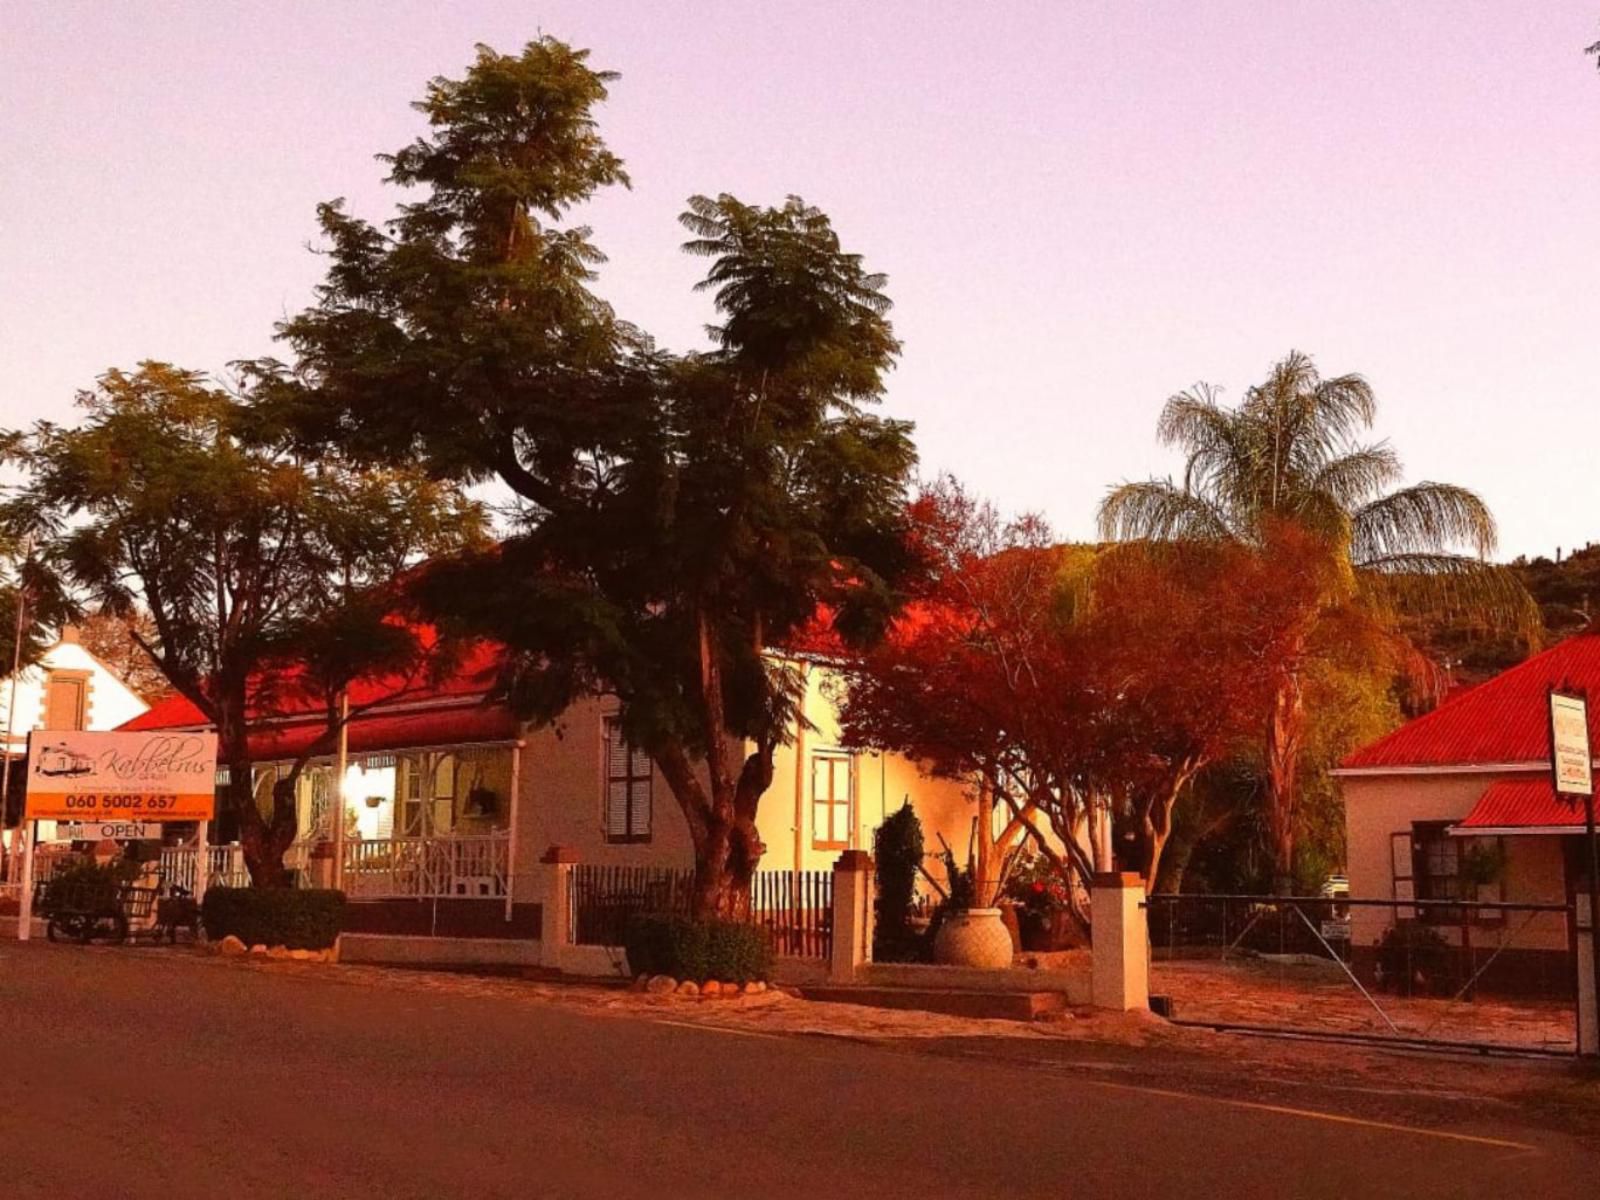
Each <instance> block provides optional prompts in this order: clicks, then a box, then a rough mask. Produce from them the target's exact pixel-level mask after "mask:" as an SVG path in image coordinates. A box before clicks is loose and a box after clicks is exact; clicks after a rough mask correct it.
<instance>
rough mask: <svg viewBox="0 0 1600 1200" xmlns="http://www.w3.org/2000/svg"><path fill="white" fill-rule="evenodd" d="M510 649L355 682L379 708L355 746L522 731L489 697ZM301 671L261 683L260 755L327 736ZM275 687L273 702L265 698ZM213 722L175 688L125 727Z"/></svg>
mask: <svg viewBox="0 0 1600 1200" xmlns="http://www.w3.org/2000/svg"><path fill="white" fill-rule="evenodd" d="M504 655H505V650H504V648H503V647H501V646H499V645H497V644H495V643H493V642H481V643H478V644H477V645H475V646H473V647H472V649H471V650H470V651H469V652H468V653H467V654H466V655H464V656H463V658H462V661H461V663H460V664H459V665H458V666H457V668H456V669H455V670H454V671H452V672H450V674H449V675H448V676H447V677H446V678H444V679H442V680H440V681H438V682H436V683H430V684H417V683H415V682H414V681H411V680H407V679H404V678H400V677H389V678H377V679H366V680H362V681H360V682H358V683H355V684H352V685H351V688H350V704H351V707H352V708H356V709H360V708H362V707H363V706H367V705H371V706H372V710H371V711H370V712H365V713H361V714H360V715H358V716H356V717H354V718H353V719H352V720H351V722H350V736H349V742H350V749H351V750H352V751H359V752H363V753H365V752H369V751H374V750H399V749H409V748H421V747H426V746H443V745H450V744H462V743H470V742H491V741H506V740H509V739H511V738H513V737H515V736H516V734H517V730H518V722H517V720H516V718H515V717H514V716H513V715H512V714H511V713H510V711H509V710H507V709H506V708H505V707H504V706H502V705H498V704H490V703H488V702H487V697H488V695H489V692H490V689H491V688H492V687H493V685H494V682H495V679H496V676H497V675H498V673H499V670H500V664H501V662H502V660H503V658H504ZM298 674H299V672H298V671H297V670H296V669H294V668H289V669H286V670H284V671H282V672H279V673H278V674H276V675H275V676H274V677H272V679H271V680H270V684H271V686H270V687H268V688H257V689H256V692H257V694H258V696H260V697H263V698H262V699H258V700H257V702H256V703H254V704H253V705H252V710H251V713H250V719H251V729H250V757H251V758H252V759H254V760H255V761H257V762H270V761H273V760H281V759H287V758H295V757H298V756H299V755H300V754H302V753H304V752H305V751H306V750H307V749H309V748H310V747H312V746H313V745H314V744H315V743H316V742H317V741H318V740H319V739H320V738H321V737H322V736H323V733H324V731H325V729H326V724H325V722H324V721H323V720H322V719H321V714H322V711H323V699H322V698H321V697H319V696H316V695H314V694H312V693H311V692H309V691H307V690H306V689H305V688H304V687H301V686H297V684H296V680H297V677H298ZM268 694H270V695H271V700H270V702H269V701H267V700H266V699H264V697H265V696H267V695H268ZM209 723H210V722H208V721H207V720H206V718H205V716H204V715H203V714H202V713H201V712H200V710H199V709H198V708H196V707H195V706H194V704H193V703H191V702H190V701H189V700H187V699H185V698H184V697H182V696H176V695H174V696H168V697H167V698H166V699H164V700H162V701H160V702H159V703H157V704H156V705H155V707H153V708H150V709H148V710H146V711H145V712H143V713H141V714H139V715H138V716H137V717H135V718H133V720H131V721H129V722H127V723H126V724H125V725H123V726H122V728H123V729H129V730H147V729H189V728H194V727H197V726H205V725H208V724H209Z"/></svg>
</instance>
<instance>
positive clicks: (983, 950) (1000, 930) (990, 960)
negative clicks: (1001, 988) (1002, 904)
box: [933, 908, 1011, 970]
mask: <svg viewBox="0 0 1600 1200" xmlns="http://www.w3.org/2000/svg"><path fill="white" fill-rule="evenodd" d="M933 961H934V962H936V963H940V964H942V965H944V966H947V967H984V968H987V969H990V970H998V969H1000V968H1002V967H1009V966H1010V965H1011V933H1010V931H1009V930H1008V929H1006V926H1005V922H1004V921H1002V920H1001V919H1000V910H999V909H998V908H968V909H963V910H961V911H960V912H952V913H947V914H946V915H945V918H944V920H943V921H942V922H941V923H940V925H939V932H938V934H937V935H935V937H934V939H933Z"/></svg>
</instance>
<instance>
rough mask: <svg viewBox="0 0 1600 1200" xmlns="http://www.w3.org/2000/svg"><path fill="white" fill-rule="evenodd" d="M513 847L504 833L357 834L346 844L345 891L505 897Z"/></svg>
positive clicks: (353, 894)
mask: <svg viewBox="0 0 1600 1200" xmlns="http://www.w3.org/2000/svg"><path fill="white" fill-rule="evenodd" d="M510 850H511V838H510V835H509V834H507V833H504V832H501V833H489V834H473V835H470V836H462V837H454V836H449V835H445V836H442V837H406V838H357V839H354V840H352V841H348V842H346V843H345V846H344V892H345V895H347V896H349V897H350V898H351V899H363V900H378V899H384V900H387V899H415V900H428V899H456V898H461V899H466V898H472V899H485V900H493V899H504V898H505V894H506V878H507V875H508V874H509V865H510Z"/></svg>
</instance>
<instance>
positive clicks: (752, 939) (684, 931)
mask: <svg viewBox="0 0 1600 1200" xmlns="http://www.w3.org/2000/svg"><path fill="white" fill-rule="evenodd" d="M623 946H624V948H625V949H626V951H627V954H628V969H629V970H630V971H632V972H633V973H634V974H635V975H670V976H672V978H674V979H690V980H693V981H694V982H695V983H704V982H706V980H708V979H715V980H717V981H718V982H720V983H749V982H751V981H752V980H761V981H763V982H765V981H766V979H767V977H768V976H769V975H771V974H772V944H771V942H770V941H768V939H767V934H766V931H765V930H763V929H758V928H757V927H756V926H754V925H745V924H743V923H741V922H738V921H695V920H692V919H690V918H689V917H680V916H674V915H672V914H669V913H638V914H635V915H634V916H632V917H630V918H629V919H628V924H627V928H626V930H625V931H624V933H623Z"/></svg>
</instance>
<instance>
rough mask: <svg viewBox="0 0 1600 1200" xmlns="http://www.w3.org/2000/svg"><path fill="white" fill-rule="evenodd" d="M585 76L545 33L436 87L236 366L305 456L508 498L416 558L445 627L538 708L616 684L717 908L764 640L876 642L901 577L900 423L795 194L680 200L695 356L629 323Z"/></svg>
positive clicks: (751, 818) (861, 285) (725, 904)
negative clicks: (617, 299)
mask: <svg viewBox="0 0 1600 1200" xmlns="http://www.w3.org/2000/svg"><path fill="white" fill-rule="evenodd" d="M587 59H588V54H587V52H586V51H581V50H574V49H572V48H571V47H569V46H567V45H565V44H563V43H561V42H559V41H556V40H555V39H553V38H548V37H547V38H541V39H540V40H538V41H536V42H533V43H530V44H529V45H528V46H527V47H526V48H525V49H524V50H523V51H522V53H521V54H520V55H501V54H497V53H495V52H494V51H492V50H489V49H487V48H480V50H479V52H478V58H477V61H476V63H475V64H474V65H473V66H472V67H471V68H470V69H469V70H468V71H467V73H466V74H465V76H464V77H463V78H461V79H458V80H452V79H436V80H434V81H433V83H432V84H431V85H430V86H429V89H428V92H427V95H426V96H425V97H424V99H423V100H422V101H421V102H420V103H419V104H418V105H417V107H418V109H419V110H420V111H421V112H422V113H423V114H424V115H425V116H426V117H427V120H428V124H429V132H428V135H427V136H426V137H423V138H419V139H418V140H417V141H415V142H413V143H412V144H411V145H409V146H407V147H405V148H404V149H402V150H400V151H399V152H397V153H395V154H393V155H389V156H386V157H385V161H386V162H387V163H388V164H389V167H390V173H389V181H390V182H391V183H393V184H396V185H399V186H402V187H408V188H413V189H415V191H414V193H413V195H414V198H413V199H411V200H410V201H409V202H408V203H406V204H405V205H404V206H402V207H401V209H400V211H399V214H398V215H397V216H396V217H395V218H394V219H393V220H392V221H390V222H389V223H387V224H386V225H385V226H382V227H379V226H375V225H372V224H369V223H367V222H365V221H362V220H359V219H357V218H355V217H353V216H350V215H348V214H346V213H345V212H344V211H343V210H342V209H341V208H340V207H339V206H337V205H327V206H324V208H323V209H322V223H323V228H324V232H325V234H326V236H327V239H328V254H329V256H330V260H331V262H330V267H329V270H328V274H327V277H326V280H325V282H324V284H323V286H322V288H321V290H320V292H319V296H318V301H317V303H316V305H315V306H314V307H313V308H311V309H310V310H308V311H306V312H304V313H302V314H300V315H299V316H297V317H296V318H294V319H293V320H291V321H289V322H288V323H286V325H285V326H284V328H283V334H284V337H285V339H286V340H287V342H288V343H289V345H290V346H291V347H292V348H293V350H294V351H295V362H294V364H293V367H292V369H291V368H289V367H283V366H280V365H278V364H273V363H263V364H259V368H260V372H261V374H262V376H263V377H264V378H265V379H266V380H267V381H268V390H267V394H268V396H269V397H270V400H269V403H268V404H267V408H269V409H270V411H271V419H272V420H274V421H282V423H283V425H284V427H286V428H291V429H294V430H296V431H298V434H299V436H300V437H301V438H303V439H304V440H305V441H307V442H308V443H311V444H333V445H336V446H338V447H339V448H340V450H341V451H342V452H344V453H347V454H355V455H365V456H370V457H372V458H374V459H376V460H379V461H395V460H401V459H403V460H413V459H414V460H416V461H418V462H420V463H422V464H424V465H425V467H426V468H427V469H428V470H430V471H432V472H435V473H436V474H437V475H439V476H441V477H446V478H452V479H457V480H461V481H481V480H485V479H498V480H499V481H500V482H501V483H503V484H504V485H505V486H506V487H507V488H509V489H510V490H511V492H512V493H513V494H514V495H515V496H516V497H517V500H518V502H519V503H518V508H517V511H516V512H515V513H514V515H513V521H514V525H513V528H512V530H511V533H510V536H509V537H508V539H507V540H506V542H505V543H504V545H502V546H501V547H500V548H499V549H498V550H497V551H496V552H495V553H493V554H488V555H481V556H467V557H464V558H462V559H461V560H459V561H457V562H455V563H453V564H441V565H440V566H439V567H438V568H437V569H436V570H434V571H431V572H429V575H428V578H429V580H430V581H431V586H430V593H431V595H432V596H433V598H434V601H435V603H436V606H437V610H438V612H439V615H440V617H441V619H445V620H453V621H456V622H460V623H462V624H464V625H465V626H467V627H468V628H470V629H472V630H475V631H481V632H487V633H492V634H493V635H494V636H496V637H498V638H500V639H502V640H503V641H504V642H505V643H506V644H507V645H508V646H509V647H510V648H511V650H512V664H511V669H510V671H509V672H508V676H507V680H506V685H507V690H508V693H509V695H510V696H511V698H512V699H513V701H514V702H515V703H516V704H517V705H518V706H519V707H520V708H521V709H522V711H524V712H525V713H527V714H529V715H531V716H533V717H536V718H540V719H545V720H555V719H556V718H557V717H558V716H559V714H560V713H561V712H562V711H563V710H564V709H565V708H566V707H567V705H568V704H570V703H571V702H572V701H573V700H574V699H576V698H577V697H579V696H581V695H584V694H587V693H593V692H600V691H604V692H610V693H613V694H615V695H616V696H617V697H618V699H619V701H620V705H621V721H622V725H623V729H624V731H625V733H626V735H627V736H628V737H629V738H630V739H631V740H632V741H633V742H634V743H635V744H636V745H638V746H640V747H641V748H643V749H644V750H646V751H647V752H648V753H649V754H650V755H651V756H652V757H653V758H654V760H655V762H656V763H657V765H658V766H659V768H660V770H661V772H662V774H663V775H664V777H665V778H666V780H667V783H668V785H669V786H670V788H671V790H672V793H673V795H674V796H675V798H676V799H677V801H678V803H679V806H680V807H681V809H682V811H683V814H684V816H685V819H686V821H687V823H688V827H689V831H690V834H691V837H692V839H693V844H694V849H695V869H696V889H695V903H696V908H697V910H698V911H699V912H701V913H703V914H709V913H729V912H736V911H738V910H739V909H740V908H741V907H742V906H744V905H745V904H746V903H747V902H748V892H749V883H750V879H751V876H752V874H753V872H754V870H755V868H756V864H757V862H758V861H759V859H760V856H761V852H762V847H761V844H760V840H759V837H758V836H757V832H756V810H757V805H758V803H759V801H760V799H761V796H762V794H763V793H764V792H765V791H766V789H767V787H768V785H769V784H770V782H771V779H772V770H773V767H772V763H773V754H774V751H775V749H776V747H777V746H778V745H779V743H780V742H781V741H782V740H783V739H784V738H785V737H786V736H788V731H789V730H790V729H791V727H792V723H793V714H794V712H795V703H794V701H795V695H794V687H795V680H794V677H793V673H792V672H791V671H789V670H787V669H786V668H785V667H784V665H783V662H782V660H781V656H775V655H774V653H773V652H774V651H775V650H781V648H782V647H783V646H784V645H785V643H786V641H787V639H788V638H789V637H790V636H791V635H792V634H793V633H794V632H795V631H796V630H797V629H799V628H800V627H801V626H802V625H804V624H805V623H806V622H807V621H808V620H810V618H811V617H812V615H813V613H814V611H815V609H816V608H817V606H818V604H819V603H823V602H826V603H828V604H830V605H831V606H832V607H833V608H834V609H835V611H836V612H837V614H838V617H839V623H840V626H841V628H842V629H844V630H845V631H846V632H847V633H849V634H851V635H862V636H865V635H867V634H870V632H871V631H872V630H873V628H874V627H875V626H876V625H878V624H881V622H882V620H883V619H884V615H885V613H886V610H887V609H888V608H889V607H890V606H891V605H892V602H893V592H894V586H895V582H896V580H897V578H898V577H899V575H900V574H901V573H902V572H903V571H904V569H905V567H906V564H907V555H906V551H905V548H904V541H903V537H902V534H903V515H902V507H903V506H902V500H903V490H904V487H905V482H906V479H907V477H908V474H909V471H910V469H911V466H912V463H913V457H914V455H913V451H912V447H911V443H910V439H909V428H908V426H906V425H905V424H903V423H900V422H896V421H891V420H886V419H883V418H881V417H879V416H877V415H875V414H873V413H872V412H871V411H869V409H868V405H869V404H870V403H871V402H872V401H874V400H875V399H876V398H877V397H878V396H879V394H880V393H881V391H882V387H883V383H882V380H883V375H884V373H885V372H886V371H887V370H888V369H889V367H890V366H891V364H892V362H893V360H894V357H895V355H896V353H897V352H898V349H899V347H898V344H897V343H896V341H895V338H894V335H893V331H892V329H891V327H890V325H889V322H888V320H887V318H886V316H885V314H886V311H887V309H888V307H889V301H888V299H887V298H886V296H885V295H884V292H883V284H884V280H883V278H882V277H881V276H878V275H874V274H871V273H869V272H868V271H867V270H866V269H865V268H864V267H863V265H862V263H861V260H860V258H859V257H858V256H857V255H855V254H852V253H848V252H847V251H845V250H844V249H843V248H842V246H841V244H840V241H839V238H838V236H837V234H836V233H835V232H834V230H833V228H832V226H831V224H830V223H829V221H828V218H827V217H826V216H825V215H824V214H823V213H821V212H820V211H818V210H817V209H815V208H813V207H811V206H809V205H807V204H805V203H804V202H803V201H801V200H799V199H798V198H793V197H791V198H790V199H788V200H787V201H786V202H785V203H784V204H782V205H780V206H777V207H763V206H757V205H749V204H745V203H742V202H741V201H739V200H737V199H735V198H734V197H731V196H726V195H723V196H719V197H717V198H715V199H713V198H709V197H704V196H696V197H693V198H691V200H690V201H689V208H688V211H687V212H685V213H684V214H683V217H682V222H683V224H684V226H685V227H686V228H687V230H688V231H689V233H690V235H691V240H690V241H689V242H688V243H687V244H686V246H685V247H684V248H685V249H686V250H687V251H688V252H689V253H691V254H694V255H697V256H701V257H704V258H706V259H708V260H709V263H710V266H709V270H708V272H707V274H706V277H705V279H704V281H703V283H702V284H701V287H702V288H704V289H706V290H708V291H710V292H711V294H712V299H713V303H714V306H715V310H716V313H717V316H718V320H717V321H716V323H715V324H713V325H711V326H710V327H709V334H710V338H711V342H712V348H711V349H709V350H707V351H705V352H701V353H689V354H682V355H674V354H669V353H667V352H665V351H662V350H660V349H658V348H657V347H656V346H655V345H654V344H653V343H652V342H651V341H650V340H649V339H648V338H647V337H646V336H645V335H644V334H642V333H641V332H640V331H638V330H636V329H634V328H633V327H631V326H629V325H627V324H626V323H625V322H622V321H620V320H619V319H618V318H617V317H616V316H615V314H614V313H613V312H612V311H611V309H610V307H609V306H608V305H606V304H604V303H603V302H601V301H600V300H599V299H597V298H596V297H595V295H594V294H593V293H592V292H591V290H590V285H591V283H592V281H593V270H594V264H596V263H598V262H599V261H601V255H600V253H599V251H598V250H596V249H595V247H594V246H593V245H592V243H591V242H590V240H589V231H588V230H587V229H586V228H584V227H583V226H581V225H576V224H573V223H571V222H570V220H569V217H570V213H571V210H572V209H573V208H574V206H576V205H578V204H579V203H581V202H583V201H585V200H587V199H588V198H589V197H590V196H591V195H593V194H594V192H595V191H596V190H597V189H599V188H601V187H603V186H606V185H609V184H613V183H625V182H626V178H627V177H626V175H625V173H624V171H623V168H622V164H621V163H620V162H619V161H618V159H617V158H616V157H615V156H614V155H613V154H612V153H611V152H610V151H609V150H608V149H607V147H606V145H605V143H604V141H603V140H602V139H601V137H600V135H599V133H598V131H597V127H596V123H595V119H594V109H595V107H596V106H597V105H598V104H599V103H600V102H601V101H602V100H604V99H605V96H606V93H607V86H608V85H609V84H610V83H611V82H612V81H613V80H614V79H615V76H614V75H613V74H612V73H610V72H605V71H595V70H593V69H592V68H590V67H589V65H588V62H587Z"/></svg>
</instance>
